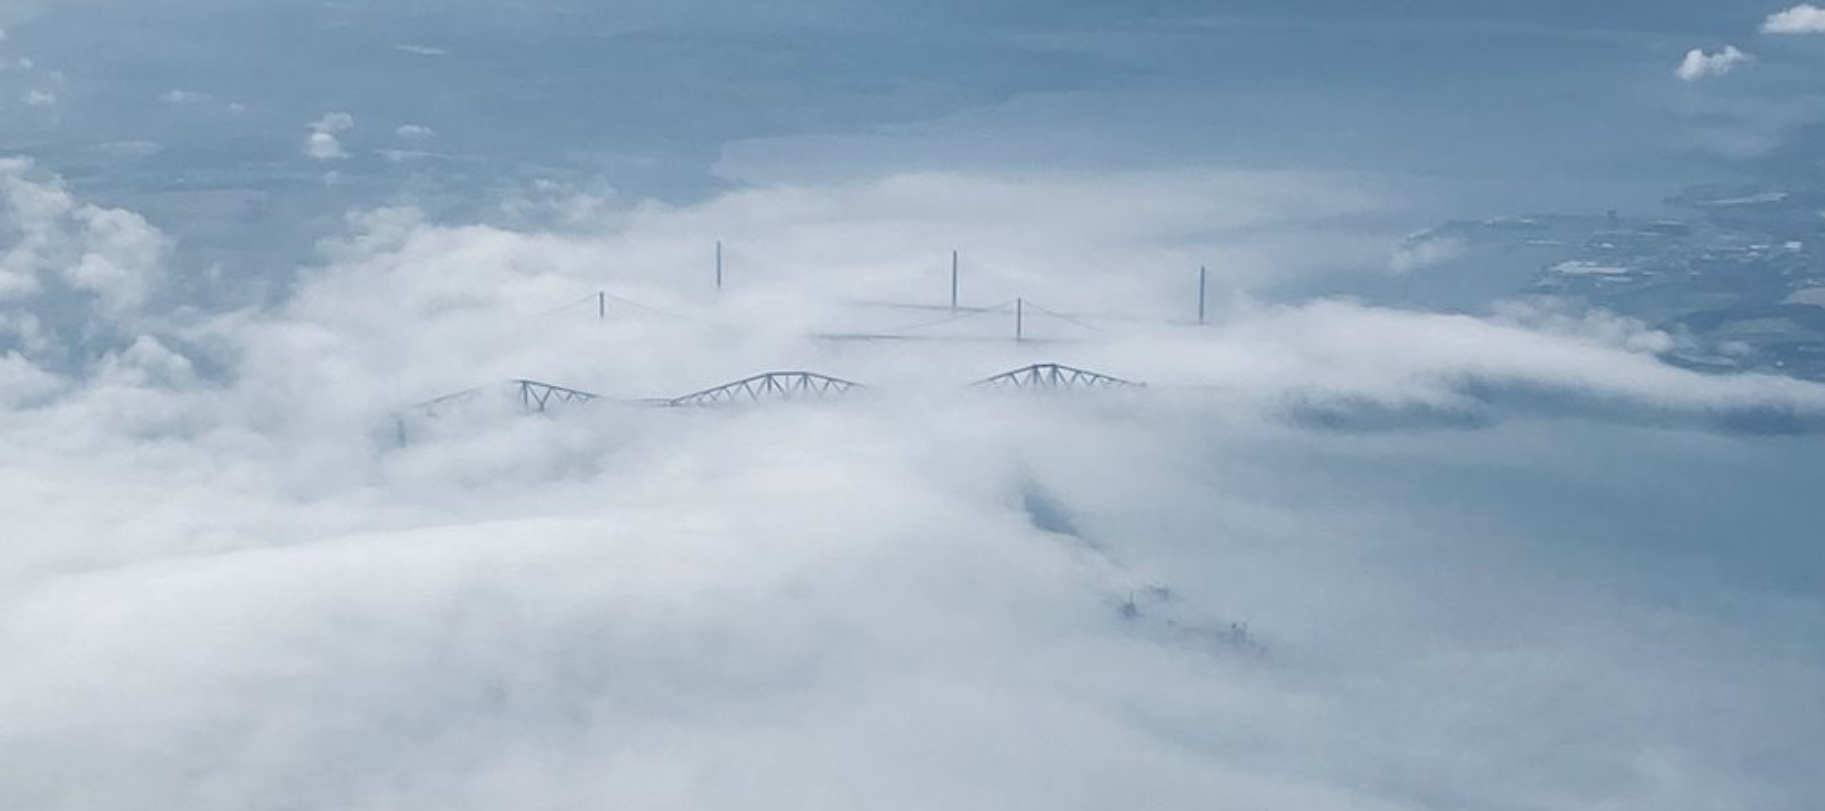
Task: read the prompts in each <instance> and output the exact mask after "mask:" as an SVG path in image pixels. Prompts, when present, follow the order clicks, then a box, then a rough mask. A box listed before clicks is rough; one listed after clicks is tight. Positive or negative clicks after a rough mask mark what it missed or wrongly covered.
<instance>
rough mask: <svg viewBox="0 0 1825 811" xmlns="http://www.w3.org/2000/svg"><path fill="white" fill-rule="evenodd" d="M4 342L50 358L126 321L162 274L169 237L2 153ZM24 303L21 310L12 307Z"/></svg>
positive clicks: (0, 328) (0, 301) (0, 324)
mask: <svg viewBox="0 0 1825 811" xmlns="http://www.w3.org/2000/svg"><path fill="white" fill-rule="evenodd" d="M0 233H4V234H7V235H8V236H9V237H10V239H9V241H8V242H6V243H4V244H5V245H6V249H5V251H4V252H3V253H0V305H12V306H10V307H8V308H7V310H5V311H0V350H4V349H7V348H11V349H13V350H17V351H23V352H24V353H25V354H26V356H27V357H32V358H39V359H47V358H48V359H55V358H58V357H60V356H62V355H64V354H67V353H71V352H77V351H79V350H81V349H83V348H84V346H85V345H86V344H88V343H89V342H90V341H92V340H102V339H105V337H106V336H108V335H110V334H114V333H115V332H116V330H117V329H118V328H122V327H129V325H130V324H131V323H132V322H133V321H134V320H136V319H137V318H138V317H140V316H141V315H143V313H142V312H141V308H142V307H143V305H144V304H145V303H146V302H147V300H148V299H149V298H150V297H151V295H152V293H153V291H154V290H155V289H157V288H158V287H159V286H160V285H161V284H162V283H163V280H164V269H163V266H162V263H163V259H164V255H165V252H166V251H167V249H168V241H167V240H166V239H165V237H164V236H163V235H162V234H160V233H159V232H158V230H157V229H155V228H153V227H152V226H151V225H150V224H149V223H147V222H146V220H145V219H144V218H143V217H140V216H139V215H138V214H135V213H133V212H130V211H126V210H123V209H111V208H104V207H101V206H96V205H92V204H88V203H83V202H81V201H78V200H76V199H75V198H74V197H73V196H72V195H71V194H70V193H69V191H68V190H67V189H65V188H64V187H63V185H62V184H61V183H60V182H57V181H56V180H54V179H44V178H42V177H39V176H38V175H37V173H36V172H35V170H34V169H33V166H32V164H31V163H30V162H29V161H24V160H17V159H15V160H3V161H0ZM20 305H24V306H23V307H22V308H21V310H14V309H13V308H14V307H19V306H20Z"/></svg>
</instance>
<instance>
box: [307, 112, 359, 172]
mask: <svg viewBox="0 0 1825 811" xmlns="http://www.w3.org/2000/svg"><path fill="white" fill-rule="evenodd" d="M354 127H355V118H354V116H351V115H349V114H348V113H329V114H327V115H325V116H323V117H322V118H320V119H317V120H316V121H315V122H313V123H312V124H311V125H310V129H311V133H310V135H309V136H308V137H306V138H305V140H304V154H305V155H306V156H308V157H310V158H313V159H315V160H320V161H328V160H342V159H344V158H347V157H348V156H349V155H348V152H347V151H346V150H344V149H343V148H342V141H341V139H339V138H338V137H337V136H338V135H339V134H341V133H344V132H347V131H349V130H351V129H354Z"/></svg>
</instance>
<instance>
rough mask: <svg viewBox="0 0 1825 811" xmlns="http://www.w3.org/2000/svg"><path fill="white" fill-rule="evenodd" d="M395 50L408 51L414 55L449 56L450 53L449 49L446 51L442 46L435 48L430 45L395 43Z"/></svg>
mask: <svg viewBox="0 0 1825 811" xmlns="http://www.w3.org/2000/svg"><path fill="white" fill-rule="evenodd" d="M393 50H395V51H399V52H401V53H408V54H411V55H413V56H449V55H450V52H449V51H446V50H444V49H442V48H433V47H431V46H428V45H395V46H393Z"/></svg>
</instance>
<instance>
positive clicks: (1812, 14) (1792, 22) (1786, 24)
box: [1762, 3, 1825, 34]
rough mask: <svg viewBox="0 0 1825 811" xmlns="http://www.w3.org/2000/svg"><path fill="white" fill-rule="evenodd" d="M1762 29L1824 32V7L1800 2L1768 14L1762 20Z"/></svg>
mask: <svg viewBox="0 0 1825 811" xmlns="http://www.w3.org/2000/svg"><path fill="white" fill-rule="evenodd" d="M1762 31H1763V33H1768V34H1821V33H1825V9H1822V8H1819V7H1818V6H1815V5H1813V4H1811V3H1801V4H1799V5H1797V6H1794V7H1793V8H1790V9H1787V10H1786V11H1781V12H1776V13H1774V14H1770V15H1768V19H1766V20H1763V21H1762Z"/></svg>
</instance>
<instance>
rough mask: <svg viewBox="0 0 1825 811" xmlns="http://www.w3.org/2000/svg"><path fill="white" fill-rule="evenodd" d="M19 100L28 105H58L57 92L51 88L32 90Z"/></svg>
mask: <svg viewBox="0 0 1825 811" xmlns="http://www.w3.org/2000/svg"><path fill="white" fill-rule="evenodd" d="M19 100H20V101H22V102H25V105H26V106H27V107H54V106H56V105H57V94H56V93H52V92H51V91H49V90H31V91H28V92H27V93H26V94H25V95H24V96H21V97H20V99H19Z"/></svg>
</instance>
